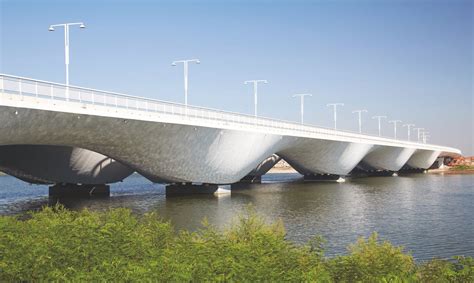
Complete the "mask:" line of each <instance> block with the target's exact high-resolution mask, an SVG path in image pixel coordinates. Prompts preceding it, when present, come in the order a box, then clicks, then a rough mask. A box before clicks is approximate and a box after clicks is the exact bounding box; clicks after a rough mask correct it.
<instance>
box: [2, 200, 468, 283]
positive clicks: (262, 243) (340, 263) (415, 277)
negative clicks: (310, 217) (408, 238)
mask: <svg viewBox="0 0 474 283" xmlns="http://www.w3.org/2000/svg"><path fill="white" fill-rule="evenodd" d="M285 235H286V233H285V229H284V226H283V224H282V223H281V222H276V223H273V224H266V223H265V222H264V221H263V220H262V219H261V218H260V217H258V216H256V215H255V213H254V212H252V211H251V210H249V211H247V213H246V214H244V215H242V216H240V217H238V218H237V220H236V221H235V223H233V225H231V226H230V227H229V228H228V229H226V230H224V231H219V230H217V229H216V228H215V227H212V226H210V225H209V224H207V223H204V227H203V228H202V229H201V230H199V231H196V232H188V231H181V232H179V233H176V232H175V231H174V230H173V228H172V226H171V225H170V223H169V222H166V221H163V220H162V219H160V218H159V217H158V216H157V215H156V214H154V213H150V214H145V215H144V216H140V217H137V216H134V215H133V214H132V213H131V212H130V210H127V209H113V210H109V211H105V212H90V211H88V210H83V211H80V212H72V211H68V210H66V209H64V208H63V207H60V206H57V207H54V208H44V209H43V210H42V211H40V212H35V213H31V214H30V215H29V217H26V219H25V217H22V218H21V219H20V218H19V217H12V216H0V281H2V282H3V281H167V282H168V281H171V282H176V281H179V282H181V281H243V282H259V281H278V282H279V281H287V282H302V281H311V282H349V281H350V282H356V281H360V282H362V281H363V282H384V281H391V282H398V281H420V282H474V275H473V274H474V263H473V259H472V258H464V257H458V258H456V259H455V260H454V261H452V262H448V261H443V260H433V261H430V262H427V263H423V264H421V265H420V266H416V265H415V264H414V262H413V258H412V256H411V255H409V254H405V253H403V249H402V248H401V247H394V246H393V245H391V244H390V243H388V242H380V241H379V240H378V238H377V234H373V235H372V236H370V237H369V239H367V240H365V239H360V240H359V241H358V242H357V243H356V244H354V245H351V246H350V247H349V254H348V255H344V256H337V257H335V258H330V259H328V258H326V257H325V256H324V240H323V239H322V238H321V237H315V238H313V239H312V240H311V241H310V242H309V243H308V244H307V245H304V246H297V245H295V244H293V243H291V242H290V241H287V240H285Z"/></svg>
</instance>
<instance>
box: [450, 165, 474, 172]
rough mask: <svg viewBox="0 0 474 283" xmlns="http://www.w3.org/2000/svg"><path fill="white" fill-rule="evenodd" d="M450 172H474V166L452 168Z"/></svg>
mask: <svg viewBox="0 0 474 283" xmlns="http://www.w3.org/2000/svg"><path fill="white" fill-rule="evenodd" d="M450 170H454V171H463V170H474V166H469V165H456V166H453V167H451V168H450Z"/></svg>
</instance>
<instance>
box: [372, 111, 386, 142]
mask: <svg viewBox="0 0 474 283" xmlns="http://www.w3.org/2000/svg"><path fill="white" fill-rule="evenodd" d="M372 119H377V120H379V137H380V136H382V127H381V124H380V121H381V120H382V119H387V116H373V117H372Z"/></svg>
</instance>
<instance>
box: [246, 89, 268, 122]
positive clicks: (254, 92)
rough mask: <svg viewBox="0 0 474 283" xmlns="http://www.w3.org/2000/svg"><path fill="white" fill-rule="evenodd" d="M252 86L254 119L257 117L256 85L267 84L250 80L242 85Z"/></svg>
mask: <svg viewBox="0 0 474 283" xmlns="http://www.w3.org/2000/svg"><path fill="white" fill-rule="evenodd" d="M250 83H252V84H253V104H254V113H255V117H257V103H258V102H257V101H258V83H265V84H267V83H268V82H267V80H251V81H245V82H244V84H250Z"/></svg>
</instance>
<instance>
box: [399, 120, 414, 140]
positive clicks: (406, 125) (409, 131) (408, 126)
mask: <svg viewBox="0 0 474 283" xmlns="http://www.w3.org/2000/svg"><path fill="white" fill-rule="evenodd" d="M414 126H415V124H403V125H402V127H407V130H408V141H410V133H411V129H410V127H414Z"/></svg>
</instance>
